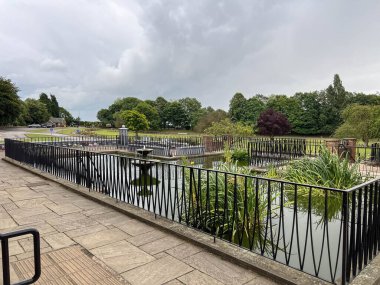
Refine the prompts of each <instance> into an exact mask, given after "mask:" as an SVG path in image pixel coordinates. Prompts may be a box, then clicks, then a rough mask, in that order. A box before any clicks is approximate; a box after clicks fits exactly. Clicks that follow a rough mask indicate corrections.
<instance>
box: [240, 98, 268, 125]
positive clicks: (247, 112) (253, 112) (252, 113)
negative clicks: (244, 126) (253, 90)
mask: <svg viewBox="0 0 380 285" xmlns="http://www.w3.org/2000/svg"><path fill="white" fill-rule="evenodd" d="M264 110H265V104H264V103H263V101H262V100H260V99H259V98H258V97H252V98H249V99H248V100H247V101H246V104H245V106H244V108H243V114H242V121H243V122H245V123H248V124H251V125H256V122H257V119H258V118H259V116H260V113H261V112H262V111H264Z"/></svg>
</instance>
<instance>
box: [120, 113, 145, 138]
mask: <svg viewBox="0 0 380 285" xmlns="http://www.w3.org/2000/svg"><path fill="white" fill-rule="evenodd" d="M119 117H120V118H121V119H122V120H123V122H124V125H125V126H126V127H127V128H128V129H130V130H131V131H134V132H136V136H138V132H139V131H145V130H147V129H149V122H148V120H147V118H146V117H145V115H144V114H141V113H139V112H138V111H136V110H128V111H121V112H120V114H119Z"/></svg>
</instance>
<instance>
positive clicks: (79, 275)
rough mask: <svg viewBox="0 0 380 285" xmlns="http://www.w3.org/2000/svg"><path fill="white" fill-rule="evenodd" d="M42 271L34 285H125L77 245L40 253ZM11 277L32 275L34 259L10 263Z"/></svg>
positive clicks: (18, 277)
mask: <svg viewBox="0 0 380 285" xmlns="http://www.w3.org/2000/svg"><path fill="white" fill-rule="evenodd" d="M41 267H42V274H41V277H40V279H39V280H38V281H37V282H36V283H35V284H36V285H48V284H65V285H67V284H72V285H80V284H104V285H109V284H110V285H123V284H127V283H126V282H124V280H122V279H121V278H120V277H117V276H116V274H114V272H112V271H110V270H109V269H108V268H106V267H105V266H104V265H101V264H99V263H97V262H95V261H94V260H93V259H92V258H91V257H89V256H88V255H86V254H85V252H84V251H83V250H81V248H80V247H78V246H74V247H70V248H65V249H61V250H57V251H52V252H50V253H45V254H43V255H42V256H41ZM11 268H12V272H13V276H14V277H13V280H14V281H15V280H19V281H21V280H26V279H30V278H31V277H32V276H33V274H34V261H33V258H27V259H23V260H20V261H15V262H12V263H11Z"/></svg>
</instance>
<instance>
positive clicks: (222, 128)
mask: <svg viewBox="0 0 380 285" xmlns="http://www.w3.org/2000/svg"><path fill="white" fill-rule="evenodd" d="M205 133H207V134H210V135H214V136H220V135H232V136H243V137H246V136H251V135H253V129H252V127H251V126H248V125H245V124H244V123H242V122H236V123H234V122H232V121H231V120H230V119H229V118H226V119H223V120H221V121H220V122H213V123H212V125H211V127H209V128H207V129H205Z"/></svg>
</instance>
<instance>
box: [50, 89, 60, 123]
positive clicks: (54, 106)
mask: <svg viewBox="0 0 380 285" xmlns="http://www.w3.org/2000/svg"><path fill="white" fill-rule="evenodd" d="M50 102H51V105H50V114H51V116H52V117H55V118H58V117H59V105H58V101H57V98H56V97H55V95H52V94H50Z"/></svg>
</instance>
